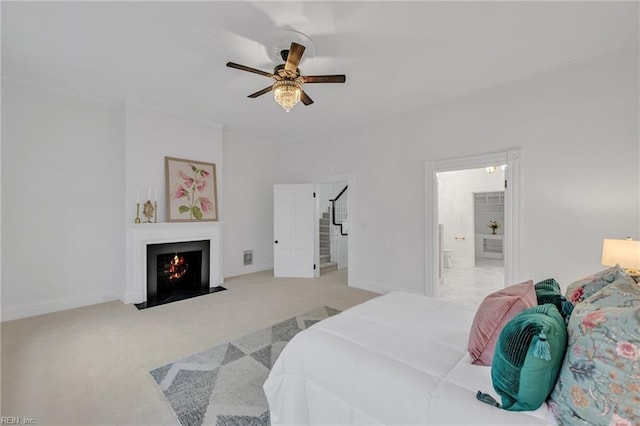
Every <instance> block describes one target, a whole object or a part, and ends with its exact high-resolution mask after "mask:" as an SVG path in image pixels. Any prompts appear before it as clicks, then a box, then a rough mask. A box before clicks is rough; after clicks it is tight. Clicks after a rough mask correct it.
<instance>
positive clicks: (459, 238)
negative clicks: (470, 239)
mask: <svg viewBox="0 0 640 426" xmlns="http://www.w3.org/2000/svg"><path fill="white" fill-rule="evenodd" d="M453 239H454V240H464V239H465V238H464V237H453Z"/></svg>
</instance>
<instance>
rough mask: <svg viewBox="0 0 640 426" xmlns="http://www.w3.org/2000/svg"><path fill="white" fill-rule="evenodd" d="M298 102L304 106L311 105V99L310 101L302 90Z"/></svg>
mask: <svg viewBox="0 0 640 426" xmlns="http://www.w3.org/2000/svg"><path fill="white" fill-rule="evenodd" d="M300 100H301V101H302V103H303V104H305V105H311V104H312V103H313V99H311V98H310V97H309V95H307V94H306V93H305V91H304V90H303V91H302V93H300Z"/></svg>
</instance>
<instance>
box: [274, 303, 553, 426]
mask: <svg viewBox="0 0 640 426" xmlns="http://www.w3.org/2000/svg"><path fill="white" fill-rule="evenodd" d="M474 314H475V312H474V311H473V310H472V309H469V308H468V307H465V306H463V305H459V304H456V303H452V302H445V301H442V300H438V299H433V298H429V297H425V296H420V295H415V294H408V293H401V292H395V293H390V294H387V295H384V296H380V297H377V298H375V299H372V300H370V301H367V302H365V303H363V304H361V305H358V306H355V307H353V308H351V309H348V310H346V311H345V312H342V313H341V314H338V315H336V316H334V317H331V318H329V319H326V320H324V321H321V322H319V323H318V324H315V325H314V326H312V327H311V328H309V329H307V330H305V331H303V332H301V333H299V334H298V335H296V336H295V337H294V338H293V339H292V340H291V342H289V343H288V344H287V346H286V347H285V348H284V351H283V352H282V354H281V355H280V357H279V358H278V360H277V361H276V363H275V364H274V366H273V369H272V371H271V373H270V375H269V377H268V379H267V381H266V383H265V384H264V390H265V393H266V396H267V399H268V401H269V407H270V411H271V422H272V424H274V425H304V424H309V425H310V424H318V425H319V424H323V425H328V424H335V425H338V424H340V425H347V424H358V425H365V424H366V425H371V424H387V425H418V424H419V425H545V424H556V423H555V420H554V418H553V415H552V414H551V413H550V411H549V408H548V407H547V405H546V404H544V405H543V406H542V407H540V408H539V409H538V410H536V411H530V412H510V411H505V410H501V409H498V408H495V407H492V406H490V405H487V404H484V403H482V402H479V401H477V400H476V397H475V395H476V392H477V391H478V390H482V391H484V392H488V393H490V394H491V395H493V396H494V397H496V399H497V394H496V393H495V392H494V391H493V386H492V384H491V368H490V367H485V366H476V365H473V364H471V361H470V358H469V355H468V354H467V350H466V349H467V340H468V333H469V329H470V326H471V322H472V321H473V316H474Z"/></svg>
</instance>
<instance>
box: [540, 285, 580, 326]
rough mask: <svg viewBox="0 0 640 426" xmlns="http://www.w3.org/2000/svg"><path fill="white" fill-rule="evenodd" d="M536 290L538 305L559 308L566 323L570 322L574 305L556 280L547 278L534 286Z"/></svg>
mask: <svg viewBox="0 0 640 426" xmlns="http://www.w3.org/2000/svg"><path fill="white" fill-rule="evenodd" d="M534 288H535V290H536V299H537V300H538V305H544V304H546V303H552V304H554V305H555V307H556V308H558V312H560V315H562V318H564V320H565V323H568V322H569V317H570V316H571V312H572V311H573V304H572V303H571V302H569V301H568V300H567V299H566V298H565V297H564V295H563V294H562V291H561V290H560V284H558V282H557V281H556V280H555V279H554V278H547V279H546V280H542V281H540V282H538V283H536V285H535V286H534Z"/></svg>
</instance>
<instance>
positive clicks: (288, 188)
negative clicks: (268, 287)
mask: <svg viewBox="0 0 640 426" xmlns="http://www.w3.org/2000/svg"><path fill="white" fill-rule="evenodd" d="M315 191H316V186H315V185H313V184H295V185H274V186H273V222H274V223H273V236H274V244H273V257H274V259H273V275H274V276H275V277H303V278H313V277H316V276H318V274H317V272H319V271H318V270H317V269H316V268H315V264H316V260H317V259H316V257H317V256H316V254H317V250H316V247H317V246H318V241H317V240H318V229H317V228H318V226H319V225H318V220H317V219H316V211H317V198H315Z"/></svg>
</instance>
